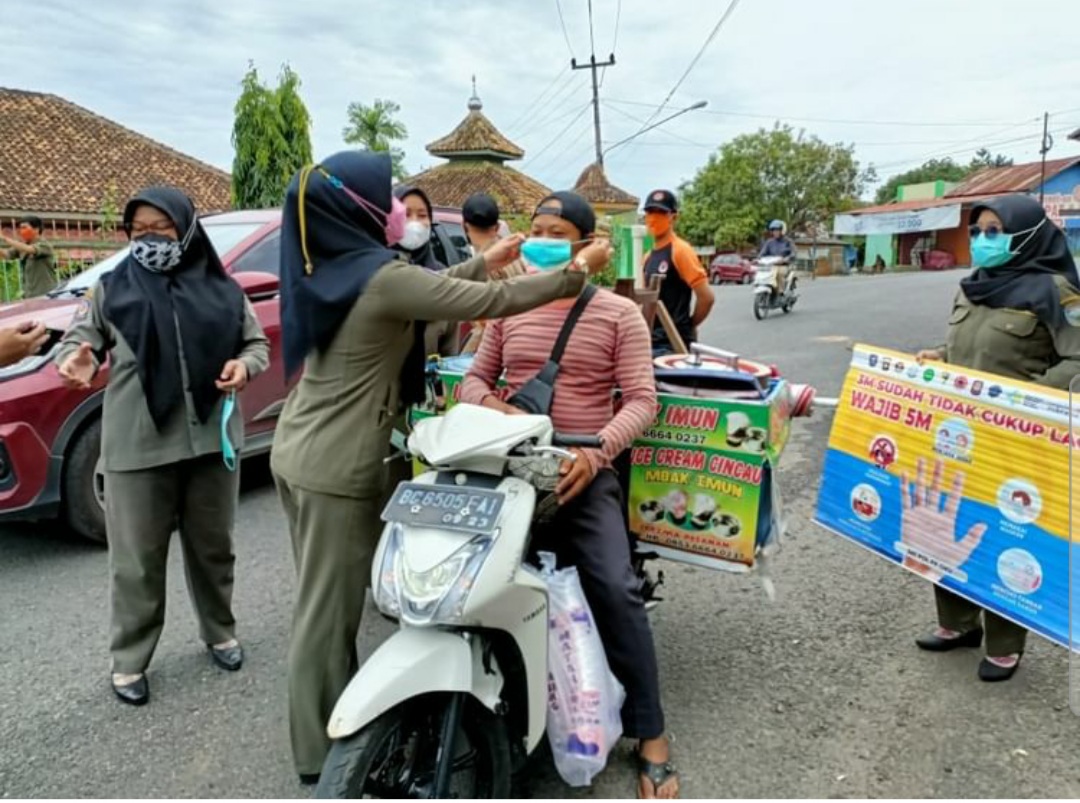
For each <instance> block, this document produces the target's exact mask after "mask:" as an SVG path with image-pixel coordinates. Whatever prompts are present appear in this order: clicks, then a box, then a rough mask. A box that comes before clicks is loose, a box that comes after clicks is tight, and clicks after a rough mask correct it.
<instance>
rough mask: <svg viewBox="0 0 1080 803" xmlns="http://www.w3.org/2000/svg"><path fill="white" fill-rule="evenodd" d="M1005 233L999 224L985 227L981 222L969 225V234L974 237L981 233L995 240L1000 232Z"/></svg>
mask: <svg viewBox="0 0 1080 803" xmlns="http://www.w3.org/2000/svg"><path fill="white" fill-rule="evenodd" d="M1003 233H1004V232H1002V230H1001V228H1000V227H999V226H987V227H986V228H985V229H983V228H980V227H979V224H977V223H973V224H972V225H971V226H969V227H968V234H970V235H971V237H972V238H975V237H978V236H979V235H980V234H985V235H986V238H987V239H988V240H993V239H994V238H995V237H997V236H998V235H999V234H1003Z"/></svg>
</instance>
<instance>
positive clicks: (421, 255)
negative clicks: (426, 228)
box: [394, 184, 446, 271]
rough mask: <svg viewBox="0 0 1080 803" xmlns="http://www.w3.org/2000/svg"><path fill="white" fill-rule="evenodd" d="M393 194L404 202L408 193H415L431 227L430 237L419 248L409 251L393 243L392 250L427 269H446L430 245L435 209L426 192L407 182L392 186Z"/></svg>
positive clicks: (432, 235) (433, 232) (433, 235)
mask: <svg viewBox="0 0 1080 803" xmlns="http://www.w3.org/2000/svg"><path fill="white" fill-rule="evenodd" d="M394 195H395V196H396V197H397V199H398V200H399V201H401V202H402V203H405V199H406V198H407V197H408V196H410V195H415V196H416V197H417V198H419V199H420V200H421V201H423V202H424V206H426V207H427V213H428V220H429V221H430V225H431V227H432V231H431V237H429V238H428V241H427V242H426V243H424V244H423V245H422V246H420V247H419V248H416V249H413V250H412V251H410V250H409V249H407V248H402V247H401V246H400V245H395V246H394V250H395V251H397V252H398V253H400V254H401V255H402V256H404V257H405V259H406V260H408V261H409V262H410V263H412V264H413V265H419V266H421V267H423V268H427V269H428V270H435V271H439V270H446V265H444V264H443V263H441V262H440V261H439V260H438V259H436V258H435V252H434V249H433V248H432V247H431V241H432V239H433V238H434V237H435V230H434V227H435V209H434V208H433V207H432V206H431V199H430V198H428V196H427V193H426V192H424V191H423V190H422V189H420V188H419V187H413V186H410V185H408V184H399V185H398V186H396V187H394Z"/></svg>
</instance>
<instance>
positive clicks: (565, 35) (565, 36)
mask: <svg viewBox="0 0 1080 803" xmlns="http://www.w3.org/2000/svg"><path fill="white" fill-rule="evenodd" d="M555 8H557V9H558V10H559V24H560V25H562V35H563V39H565V40H566V49H567V50H569V51H570V58H571V59H572V58H574V48H573V46H572V45H571V44H570V34H569V33H567V32H566V20H565V19H564V18H563V13H562V3H560V2H559V0H555Z"/></svg>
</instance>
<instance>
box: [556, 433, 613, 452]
mask: <svg viewBox="0 0 1080 803" xmlns="http://www.w3.org/2000/svg"><path fill="white" fill-rule="evenodd" d="M551 445H552V446H561V447H562V448H564V449H599V448H600V447H601V446H603V445H604V442H603V441H602V440H601V439H600V436H599V435H567V434H564V433H561V432H556V433H555V434H554V435H553V436H552V438H551Z"/></svg>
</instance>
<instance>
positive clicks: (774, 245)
mask: <svg viewBox="0 0 1080 803" xmlns="http://www.w3.org/2000/svg"><path fill="white" fill-rule="evenodd" d="M786 231H787V226H785V225H784V221H782V220H774V221H773V222H772V223H770V224H769V238H768V239H767V240H765V243H764V244H763V245H762V246H761V251H760V253H758V259H761V258H763V257H782V258H783V260H784V261H783V262H778V263H777V265H776V272H775V274H774V275H775V276H776V279H775V282H776V285H775V287H774V288H773V289H774V290H775V291H776V292H777V293H779V292H780V291H781V290H783V289H784V279H785V277H786V276H787V265H788V263H789V262H790V260H791V259H792V257H794V256H795V246H794V245H792V244H791V240H789V239H788V238H787V236H786Z"/></svg>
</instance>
